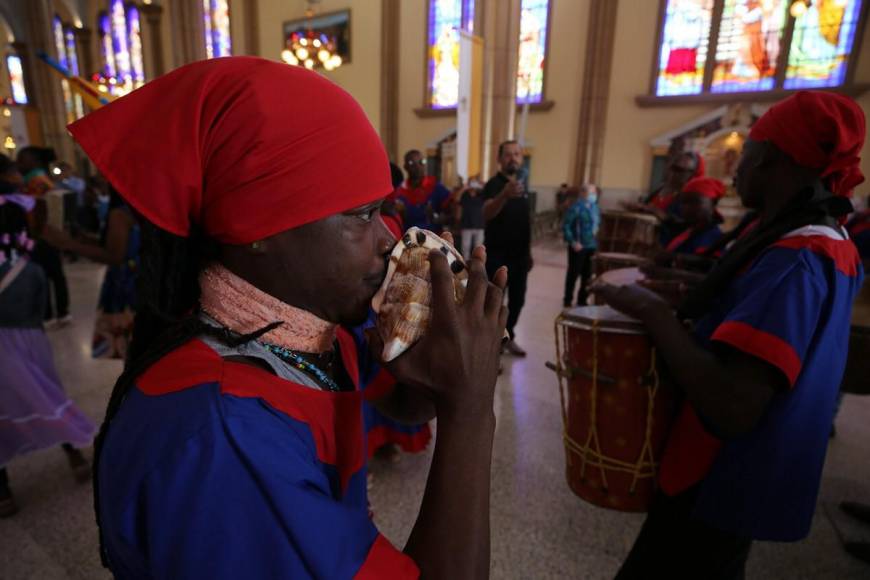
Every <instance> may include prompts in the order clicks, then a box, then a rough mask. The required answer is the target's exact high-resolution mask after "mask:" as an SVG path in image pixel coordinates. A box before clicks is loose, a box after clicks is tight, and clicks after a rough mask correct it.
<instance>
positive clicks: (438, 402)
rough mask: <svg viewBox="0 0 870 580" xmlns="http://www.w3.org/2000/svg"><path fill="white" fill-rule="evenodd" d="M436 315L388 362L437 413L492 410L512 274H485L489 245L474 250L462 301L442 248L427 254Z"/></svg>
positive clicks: (376, 348)
mask: <svg viewBox="0 0 870 580" xmlns="http://www.w3.org/2000/svg"><path fill="white" fill-rule="evenodd" d="M429 261H430V265H431V275H432V317H431V319H430V321H429V328H428V329H427V330H426V334H425V335H424V336H423V338H421V339H420V341H419V342H418V343H417V344H415V345H414V346H412V347H411V348H410V349H408V351H407V352H405V353H404V354H402V355H401V356H399V357H397V358H396V359H395V360H393V361H391V362H389V363H384V365H385V366H386V368H387V369H388V370H389V371H390V373H391V374H392V375H393V376H394V377H395V378H396V380H397V381H398V382H400V383H402V384H405V385H409V386H411V387H413V388H419V389H422V390H423V391H424V392H425V393H426V394H427V396H428V397H429V398H430V399H431V400H432V402H433V403H434V405H435V409H436V412H437V414H438V416H439V417H441V416H442V415H445V414H446V415H448V416H449V417H451V418H458V417H464V418H474V417H476V416H479V415H480V414H481V413H484V412H486V413H491V412H492V402H493V393H494V388H495V382H496V378H497V376H498V366H499V358H500V352H501V343H502V339H503V337H504V332H505V326H506V324H507V308H506V307H505V306H504V300H503V298H504V289H505V287H506V286H507V276H508V272H507V269H506V268H500V269H499V270H498V271H497V272H496V273H495V275H494V276H493V280H492V282H489V281H488V280H487V278H486V267H485V263H486V249H485V248H484V247H483V246H479V247H477V248H476V249H475V250H474V253H473V255H472V258H471V260H470V261H469V264H468V271H469V276H468V286H467V288H466V293H465V298H464V299H463V301H462V304H457V303H456V302H455V300H454V289H453V273H452V272H451V271H450V266H449V265H448V264H447V258H446V257H445V256H444V255H443V254H442V253H441V252H439V251H433V252H432V253H431V254H430V255H429ZM369 338H370V339H371V340H372V343H373V344H372V345H371V349H372V352H374V353H376V354H377V353H380V352H381V351H382V344H381V340H380V338H379V337H378V336H377V333H373V334H372V335H370V336H369Z"/></svg>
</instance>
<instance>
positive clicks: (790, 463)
mask: <svg viewBox="0 0 870 580" xmlns="http://www.w3.org/2000/svg"><path fill="white" fill-rule="evenodd" d="M865 127H866V124H865V120H864V114H863V112H862V111H861V109H860V108H859V107H858V105H856V104H855V102H854V101H852V100H851V99H849V98H847V97H844V96H841V95H835V94H831V93H822V92H818V93H811V92H806V91H802V92H799V93H796V94H795V95H793V96H791V97H789V98H788V99H786V100H784V101H782V102H780V103H778V104H776V105H774V106H773V107H772V108H771V109H770V110H769V111H768V112H767V113H765V114H764V115H763V116H762V117H761V118H760V119H759V120H758V121H757V122H756V123H755V125H754V126H753V128H752V131H751V133H750V136H749V140H747V142H746V145H745V146H744V150H743V154H742V158H741V161H740V165H739V167H738V169H737V179H736V185H737V192H738V194H739V195H740V197H741V199H742V201H743V203H744V205H746V206H747V207H749V208H752V209H756V210H758V211H759V214H760V220H761V221H760V223H759V225H758V226H756V227H755V228H754V229H753V230H752V231H751V232H750V233H749V234H747V235H746V236H745V237H743V238H741V239H740V240H739V241H737V242H736V243H735V244H734V245H733V246H732V247H731V248H730V249H729V250H728V252H727V253H726V254H725V256H723V258H722V259H721V260H720V261H719V263H718V264H717V266H716V268H715V269H714V270H713V271H712V272H711V273H710V274H709V275H708V276H707V278H706V279H705V280H704V282H703V283H702V284H701V285H700V286H699V287H698V288H696V289H695V290H694V291H693V293H692V294H691V295H690V296H689V297H688V298H687V299H686V300H685V301H684V302H683V304H682V306H681V308H680V310H679V313H680V318H684V319H687V320H690V321H693V322H694V331H693V333H690V332H687V331H686V330H685V327H684V326H683V324H682V322H681V321H680V318H678V317H677V316H674V314H673V313H672V311H671V310H670V308H669V307H668V306H667V305H666V304H665V303H664V302H663V301H662V300H661V299H660V298H659V297H658V296H657V295H655V294H654V293H652V292H649V291H647V290H645V289H643V288H640V287H638V286H623V287H619V288H617V287H613V286H603V287H600V288H597V289H596V292H598V293H599V295H601V296H602V297H603V298H604V299H605V301H606V302H607V303H609V304H610V305H611V306H613V307H615V308H616V309H617V310H620V311H622V312H624V313H626V314H629V315H631V316H634V317H635V318H638V319H640V320H641V321H643V323H644V325H645V326H646V328H647V330H648V331H649V332H650V335H651V337H652V340H653V342H654V344H655V345H656V347H657V349H658V351H659V353H660V354H661V356H662V357H663V358H664V360H665V361H666V362H667V365H668V368H669V369H670V372H671V375H672V377H673V380H674V382H675V383H676V384H677V385H678V386H679V387H681V388H682V390H683V392H684V393H685V397H686V402H685V403H684V405H683V407H682V409H681V411H680V414H679V416H678V418H677V421H676V423H675V424H674V427H673V429H672V431H671V435H670V437H669V441H668V444H667V447H666V450H665V453H664V456H663V458H662V464H661V471H660V478H659V483H660V489H661V490H662V493H660V494H659V495H658V497H657V498H656V501H655V502H654V504H653V506H652V508H651V509H650V512H649V514H648V516H647V519H646V522H645V523H644V525H643V528H642V529H641V532H640V535H639V536H638V538H637V541H636V542H635V545H634V547H633V548H632V550H631V553H630V554H629V556H628V558H627V559H626V561H625V563H624V564H623V566H622V569H621V571H620V573H619V575H618V576H617V578H619V579H623V580H624V579H627V578H653V577H680V578H682V577H692V578H713V577H715V578H742V577H743V573H744V568H745V563H746V559H747V557H748V555H749V549H750V546H751V544H752V542H753V541H755V540H765V541H797V540H800V539H802V538H804V537H806V535H807V534H808V533H809V530H810V524H811V522H812V516H813V511H814V509H815V505H816V497H817V495H818V489H819V482H820V479H821V472H822V466H823V464H824V458H825V452H826V448H827V441H828V434H829V432H830V429H831V419H832V413H833V408H834V402H835V399H836V396H837V391H838V388H839V377H840V376H841V375H842V373H843V369H844V367H845V362H846V348H845V345H846V341H847V340H848V335H849V318H850V315H851V309H852V302H853V300H854V298H855V296H856V294H857V292H858V289H859V288H860V284H861V279H862V277H863V272H862V267H861V263H860V260H859V257H858V254H857V251H856V250H855V246H854V245H853V244H852V243H851V242H850V241H848V239H847V236H846V234H845V232H844V231H843V229H842V228H841V227H840V226H839V220H840V219H841V218H842V217H844V216H845V215H847V214H848V213H849V212H851V211H852V207H851V203H850V202H849V201H848V199H847V196H849V195H850V194H851V191H852V189H853V188H854V187H855V185H857V184H859V183H861V182H862V181H863V175H862V174H861V172H860V170H859V165H858V164H859V157H858V154H859V153H860V151H861V148H862V146H863V143H864V137H865Z"/></svg>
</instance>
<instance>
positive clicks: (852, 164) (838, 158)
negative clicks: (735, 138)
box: [749, 91, 866, 196]
mask: <svg viewBox="0 0 870 580" xmlns="http://www.w3.org/2000/svg"><path fill="white" fill-rule="evenodd" d="M865 132H866V122H865V120H864V112H863V111H862V110H861V107H859V106H858V105H857V104H856V103H855V101H853V100H852V99H850V98H849V97H845V96H843V95H838V94H834V93H825V92H809V91H801V92H798V93H795V94H794V95H792V96H790V97H788V98H787V99H785V100H783V101H780V102H779V103H777V104H775V105H773V106H772V107H771V108H770V110H768V111H767V112H766V113H765V114H764V115H762V117H761V118H760V119H758V120H757V121H756V122H755V124H754V125H753V126H752V130H751V131H750V133H749V138H750V139H752V140H753V141H772V142H773V144H774V145H776V146H777V147H779V148H780V149H781V150H782V151H784V152H786V153H787V154H788V155H789V156H790V157H791V158H792V159H793V160H794V161H795V162H796V163H797V164H798V165H802V166H804V167H809V168H812V169H817V170H819V171H820V172H821V178H822V180H823V181H824V183H825V185H826V186H827V187H828V189H830V190H831V192H832V193H834V194H836V195H846V196H848V195H852V189H853V188H854V187H855V186H856V185H858V184H859V183H861V182H862V181H864V175H863V174H862V173H861V170H860V169H859V168H858V163H859V162H860V161H861V158H860V157H859V153H860V152H861V148H862V147H863V146H864V135H865Z"/></svg>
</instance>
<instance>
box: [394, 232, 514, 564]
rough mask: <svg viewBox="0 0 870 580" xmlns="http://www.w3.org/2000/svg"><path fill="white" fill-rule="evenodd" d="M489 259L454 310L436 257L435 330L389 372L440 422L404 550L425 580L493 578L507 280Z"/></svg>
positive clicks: (478, 265) (475, 264)
mask: <svg viewBox="0 0 870 580" xmlns="http://www.w3.org/2000/svg"><path fill="white" fill-rule="evenodd" d="M485 259H486V254H485V251H484V250H483V248H477V249H476V250H475V254H474V257H473V258H472V260H471V262H470V278H469V283H468V289H467V292H466V295H465V299H464V300H463V302H462V304H454V299H453V281H452V274H451V272H450V269H449V266H448V265H447V260H446V258H445V257H444V256H443V255H442V254H441V253H440V252H433V254H431V255H430V262H431V271H432V288H433V315H432V319H431V321H430V326H429V329H428V330H427V332H426V335H425V336H424V337H423V338H422V339H421V341H420V342H419V343H417V345H415V346H414V347H412V348H411V349H410V350H409V351H408V352H406V353H405V354H403V355H402V356H400V357H398V358H397V359H395V360H394V361H392V362H391V363H388V364H387V365H386V366H387V368H388V369H389V370H390V372H391V373H392V374H393V376H395V377H396V378H397V380H399V381H400V382H401V383H405V384H408V385H411V386H413V387H414V388H415V389H421V390H422V391H425V392H426V393H427V396H428V397H429V398H431V400H432V402H433V406H434V408H435V410H436V412H437V416H438V435H437V438H436V442H435V453H434V457H433V460H432V466H431V468H430V470H429V477H428V480H427V483H426V492H425V494H424V496H423V502H422V505H421V507H420V514H419V516H418V517H417V522H416V523H415V525H414V528H413V530H412V532H411V536H410V538H409V539H408V543H407V544H406V546H405V549H404V551H405V553H406V554H408V555H409V556H411V557H412V558H413V559H414V561H415V562H416V563H417V565H418V566H419V567H420V570H421V572H422V575H423V577H424V578H445V579H446V578H450V579H454V578H459V579H463V578H487V577H488V576H489V560H490V529H489V489H490V465H491V460H492V441H493V433H494V431H495V417H494V415H493V411H492V402H493V396H494V390H495V380H496V375H497V371H498V359H499V351H500V348H501V338H502V336H503V333H504V327H505V323H506V320H507V309H506V308H505V307H504V306H503V304H502V299H503V295H504V287H505V285H506V283H507V273H506V271H505V270H504V269H502V270H500V271H499V272H498V273H497V274H496V276H495V278H494V283H493V284H487V281H486V270H485V267H484V263H485ZM448 362H449V364H447V363H448Z"/></svg>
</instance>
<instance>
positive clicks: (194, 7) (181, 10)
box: [169, 0, 206, 67]
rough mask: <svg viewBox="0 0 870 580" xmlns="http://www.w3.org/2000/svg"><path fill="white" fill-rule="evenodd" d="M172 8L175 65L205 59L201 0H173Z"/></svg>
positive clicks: (171, 20)
mask: <svg viewBox="0 0 870 580" xmlns="http://www.w3.org/2000/svg"><path fill="white" fill-rule="evenodd" d="M169 8H170V10H171V13H170V16H171V17H170V23H171V25H172V45H173V47H174V48H175V66H176V67H179V66H183V65H186V64H190V63H192V62H196V61H198V60H203V59H205V57H206V52H205V30H204V28H203V20H202V19H203V14H202V1H201V0H173V1H172V3H171V4H170V5H169Z"/></svg>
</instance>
